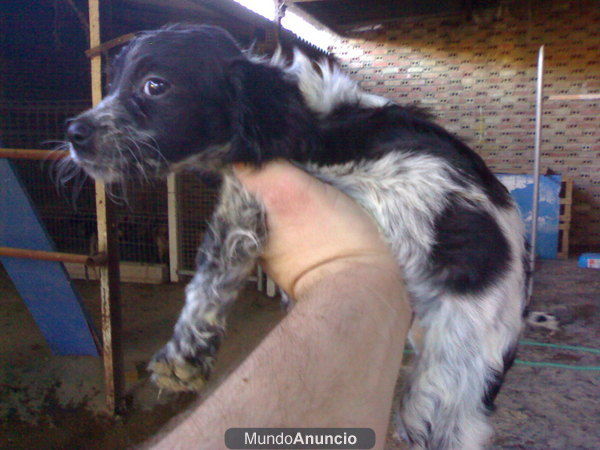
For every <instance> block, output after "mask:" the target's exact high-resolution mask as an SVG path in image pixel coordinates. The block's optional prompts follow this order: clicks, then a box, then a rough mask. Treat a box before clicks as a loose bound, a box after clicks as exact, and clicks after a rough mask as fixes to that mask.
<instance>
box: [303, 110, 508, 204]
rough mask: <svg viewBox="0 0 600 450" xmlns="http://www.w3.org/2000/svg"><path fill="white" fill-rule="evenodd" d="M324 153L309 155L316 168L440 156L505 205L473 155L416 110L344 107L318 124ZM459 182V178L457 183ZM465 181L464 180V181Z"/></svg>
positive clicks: (489, 175)
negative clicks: (387, 156)
mask: <svg viewBox="0 0 600 450" xmlns="http://www.w3.org/2000/svg"><path fill="white" fill-rule="evenodd" d="M321 132H322V134H323V142H324V150H323V151H321V152H320V153H318V154H312V155H311V160H312V161H313V162H317V163H319V164H324V165H330V164H340V163H344V162H348V161H358V160H361V159H371V158H379V157H381V156H383V154H384V153H387V152H391V151H408V152H412V153H427V154H430V155H433V156H435V157H438V158H441V159H443V160H445V161H447V162H448V164H449V165H450V166H452V167H454V168H456V169H458V171H459V172H460V173H461V174H462V175H463V176H464V177H465V179H466V180H468V181H470V182H471V183H474V184H475V185H477V186H479V187H480V188H481V189H482V190H483V191H484V192H486V193H487V195H488V196H489V198H490V200H491V201H492V202H493V203H494V204H496V205H498V206H504V207H505V206H508V205H509V204H510V196H509V194H508V191H507V190H506V188H505V187H504V185H502V183H500V181H498V179H497V178H496V177H495V176H494V175H493V174H492V172H491V171H490V170H489V169H488V168H487V166H486V165H485V163H484V162H483V160H482V159H481V157H480V156H479V155H477V153H475V152H474V151H473V150H471V149H470V148H469V147H468V146H467V145H466V144H464V143H463V142H462V141H460V140H459V139H458V138H456V137H455V136H453V135H452V134H450V133H449V132H448V131H446V130H444V129H443V128H442V127H440V126H439V125H436V124H435V123H433V122H432V121H431V116H430V115H429V114H428V113H427V112H425V111H423V110H420V109H417V108H415V107H402V106H399V105H389V106H385V107H381V108H368V109H367V108H360V107H357V106H353V105H345V106H343V107H340V108H338V109H336V110H335V111H334V112H333V113H332V114H331V115H330V116H328V117H326V118H325V119H324V120H323V122H322V130H321ZM457 181H459V182H460V181H461V180H457ZM463 182H464V181H463Z"/></svg>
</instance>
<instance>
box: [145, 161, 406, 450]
mask: <svg viewBox="0 0 600 450" xmlns="http://www.w3.org/2000/svg"><path fill="white" fill-rule="evenodd" d="M235 171H236V175H237V176H238V178H239V179H240V180H241V182H242V183H243V184H244V186H245V187H246V188H247V189H248V190H249V191H250V192H252V193H254V194H255V195H256V196H257V197H258V198H260V199H261V200H262V201H263V202H264V204H265V206H266V209H267V217H268V219H267V220H268V228H269V240H268V242H267V247H266V251H265V253H264V255H263V261H262V263H263V266H264V267H265V269H266V270H267V272H268V273H269V275H270V276H271V277H272V278H273V279H274V280H275V282H276V283H277V284H278V285H279V286H281V287H282V288H283V289H284V290H285V291H286V292H288V293H289V294H290V295H291V296H292V298H294V299H295V300H296V302H297V303H296V305H295V306H294V308H293V309H292V310H291V312H290V313H289V314H288V315H287V316H286V318H285V319H284V320H282V322H281V323H280V324H279V325H278V326H277V327H276V328H275V329H273V331H272V332H271V333H270V334H269V335H268V336H267V337H266V338H265V339H264V340H263V341H262V342H261V344H260V345H259V346H258V347H257V348H256V349H255V350H254V351H253V352H252V353H251V354H250V355H249V356H248V357H247V359H246V360H245V361H244V363H242V364H241V365H240V366H239V367H238V368H237V369H236V370H235V371H234V372H233V373H232V374H231V375H230V376H229V377H228V378H227V379H226V380H225V381H224V382H223V383H222V384H221V385H220V386H219V387H218V388H217V389H216V390H215V391H214V392H213V393H212V395H211V396H210V397H208V398H207V399H206V400H205V401H204V402H202V403H201V404H200V405H197V406H195V407H193V408H192V409H191V410H190V411H188V412H186V413H185V414H183V415H182V417H180V418H179V419H176V422H175V423H174V424H172V425H171V429H170V431H168V432H167V433H166V434H162V435H160V436H158V437H157V438H155V440H154V441H153V443H152V444H151V445H152V446H153V447H156V448H165V449H186V448H194V449H197V448H211V449H215V448H224V447H225V444H224V441H223V436H224V434H225V431H226V430H227V429H228V428H231V427H367V428H373V429H374V430H375V432H376V435H377V443H376V448H382V447H383V445H384V443H385V436H386V431H387V427H388V422H389V415H390V408H391V402H392V396H393V390H394V386H395V383H396V379H397V376H398V372H399V369H400V364H401V358H402V348H403V347H404V342H405V339H406V334H407V332H408V328H409V325H410V317H411V312H410V308H409V305H408V302H407V299H406V292H405V288H404V283H403V281H402V279H401V277H400V274H399V273H398V272H399V271H398V265H397V263H396V262H395V260H394V258H393V257H392V255H391V253H390V251H389V249H388V248H387V246H386V245H385V243H384V242H383V241H382V240H381V237H380V234H379V232H378V230H377V227H376V225H375V224H374V223H373V221H372V219H371V218H370V217H369V216H368V215H367V214H366V213H365V212H364V211H363V210H362V209H361V208H360V207H358V206H357V205H356V204H355V203H354V202H353V201H352V200H351V199H350V198H348V197H346V196H345V195H344V194H342V193H340V192H338V191H337V190H335V189H334V188H332V187H330V186H327V185H325V184H323V183H320V182H319V181H317V180H315V179H313V178H312V177H310V176H308V175H307V174H305V173H304V172H302V171H301V170H299V169H297V168H295V167H293V166H291V165H290V164H288V163H284V162H273V163H270V164H268V165H267V166H265V167H264V168H263V169H261V170H260V171H257V170H256V169H252V168H250V167H246V166H242V165H240V166H236V167H235Z"/></svg>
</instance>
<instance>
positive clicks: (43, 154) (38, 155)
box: [0, 148, 69, 161]
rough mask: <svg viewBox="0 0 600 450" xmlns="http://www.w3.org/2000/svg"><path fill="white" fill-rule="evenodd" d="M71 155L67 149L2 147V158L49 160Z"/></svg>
mask: <svg viewBox="0 0 600 450" xmlns="http://www.w3.org/2000/svg"><path fill="white" fill-rule="evenodd" d="M67 156H69V152H68V151H67V150H54V151H51V150H33V149H24V148H0V158H11V159H34V160H40V161H49V160H56V159H62V158H65V157H67Z"/></svg>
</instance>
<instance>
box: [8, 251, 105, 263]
mask: <svg viewBox="0 0 600 450" xmlns="http://www.w3.org/2000/svg"><path fill="white" fill-rule="evenodd" d="M0 256H10V257H11V258H28V259H38V260H42V261H58V262H70V263H77V264H85V265H86V266H101V265H103V264H106V261H107V258H106V254H105V253H96V254H95V255H79V254H76V253H61V252H47V251H43V250H30V249H28V248H13V247H0Z"/></svg>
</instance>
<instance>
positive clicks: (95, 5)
mask: <svg viewBox="0 0 600 450" xmlns="http://www.w3.org/2000/svg"><path fill="white" fill-rule="evenodd" d="M88 7H89V23H90V48H94V47H97V46H99V45H100V6H99V1H98V0H88ZM90 64H91V76H92V104H93V105H97V104H98V103H100V101H101V100H102V56H101V54H97V55H95V56H93V57H92V58H91V60H90ZM96 217H97V222H98V251H99V252H103V253H105V254H106V255H107V264H106V265H105V266H102V267H100V269H99V272H100V295H101V302H102V303H101V309H102V358H103V362H104V381H105V387H106V392H105V394H106V407H107V412H108V414H110V415H116V414H118V413H119V412H120V411H121V410H122V409H123V408H124V406H125V402H124V398H125V377H124V372H123V351H122V347H121V334H122V333H121V328H122V325H121V301H120V292H119V254H118V253H119V247H118V241H117V225H116V220H115V217H114V207H113V205H112V203H110V202H109V200H108V197H107V195H106V186H105V185H104V183H103V182H101V181H96Z"/></svg>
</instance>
